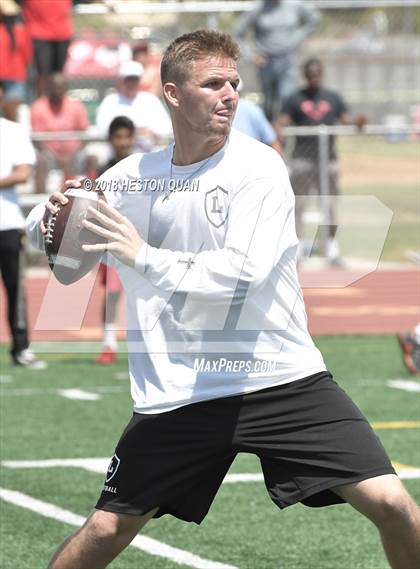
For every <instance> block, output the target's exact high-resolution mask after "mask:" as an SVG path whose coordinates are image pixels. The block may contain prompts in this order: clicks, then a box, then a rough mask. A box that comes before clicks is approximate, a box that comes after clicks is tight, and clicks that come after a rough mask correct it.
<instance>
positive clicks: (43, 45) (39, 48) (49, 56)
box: [33, 39, 70, 75]
mask: <svg viewBox="0 0 420 569" xmlns="http://www.w3.org/2000/svg"><path fill="white" fill-rule="evenodd" d="M33 45H34V56H35V57H34V59H35V67H36V71H37V73H38V75H51V74H52V73H61V71H63V67H64V64H65V63H66V59H67V51H68V48H69V45H70V40H62V41H48V40H37V39H34V40H33Z"/></svg>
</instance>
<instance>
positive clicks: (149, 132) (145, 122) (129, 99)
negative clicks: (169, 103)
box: [96, 61, 172, 150]
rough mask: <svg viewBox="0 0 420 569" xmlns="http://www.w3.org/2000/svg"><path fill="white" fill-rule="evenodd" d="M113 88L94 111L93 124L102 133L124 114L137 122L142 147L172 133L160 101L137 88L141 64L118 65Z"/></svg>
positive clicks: (150, 144)
mask: <svg viewBox="0 0 420 569" xmlns="http://www.w3.org/2000/svg"><path fill="white" fill-rule="evenodd" d="M118 75H119V78H118V82H117V85H116V92H115V93H110V94H109V95H107V96H106V97H105V98H104V99H103V101H102V103H101V104H100V105H99V107H98V109H97V112H96V124H97V126H98V128H99V130H100V132H101V133H103V135H104V136H105V135H107V133H108V128H109V125H110V123H111V121H112V119H114V118H115V117H118V116H127V117H129V118H130V119H131V120H132V121H133V122H134V124H135V126H136V131H137V136H138V138H139V142H140V145H141V148H142V149H143V150H147V149H149V150H150V149H151V148H153V147H155V146H156V145H157V144H159V143H161V142H162V141H163V140H164V139H166V138H168V137H169V136H170V135H171V132H172V127H171V121H170V119H169V115H168V113H167V111H166V109H165V107H164V106H163V104H162V103H161V101H160V100H159V99H158V97H156V95H153V94H152V93H148V92H146V91H140V92H139V85H140V79H141V77H142V75H143V66H142V65H141V64H140V63H138V62H137V61H125V62H124V63H122V64H121V66H120V68H119V73H118Z"/></svg>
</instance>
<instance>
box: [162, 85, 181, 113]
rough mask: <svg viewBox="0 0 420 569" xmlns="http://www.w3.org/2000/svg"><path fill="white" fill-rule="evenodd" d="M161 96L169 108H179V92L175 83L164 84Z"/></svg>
mask: <svg viewBox="0 0 420 569" xmlns="http://www.w3.org/2000/svg"><path fill="white" fill-rule="evenodd" d="M162 89H163V96H164V97H165V99H166V101H167V103H168V105H169V106H171V107H179V90H178V87H177V86H176V85H175V83H165V84H164V85H163V88H162Z"/></svg>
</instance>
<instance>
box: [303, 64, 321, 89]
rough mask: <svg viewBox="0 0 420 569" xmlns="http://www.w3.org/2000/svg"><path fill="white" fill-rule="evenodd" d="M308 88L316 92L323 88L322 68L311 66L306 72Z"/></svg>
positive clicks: (316, 65) (315, 65)
mask: <svg viewBox="0 0 420 569" xmlns="http://www.w3.org/2000/svg"><path fill="white" fill-rule="evenodd" d="M305 77H306V81H307V83H308V87H309V88H310V89H312V90H314V91H316V90H317V89H319V88H320V87H321V82H322V67H321V66H320V65H318V64H315V63H314V64H313V65H309V67H308V68H307V70H306V72H305Z"/></svg>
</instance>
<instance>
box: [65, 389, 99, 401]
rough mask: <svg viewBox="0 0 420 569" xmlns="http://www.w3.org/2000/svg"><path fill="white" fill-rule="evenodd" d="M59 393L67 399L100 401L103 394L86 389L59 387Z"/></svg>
mask: <svg viewBox="0 0 420 569" xmlns="http://www.w3.org/2000/svg"><path fill="white" fill-rule="evenodd" d="M58 394H59V395H61V396H62V397H65V398H66V399H76V400H79V401H98V399H102V395H99V394H98V393H92V392H91V391H85V390H84V389H59V390H58Z"/></svg>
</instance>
